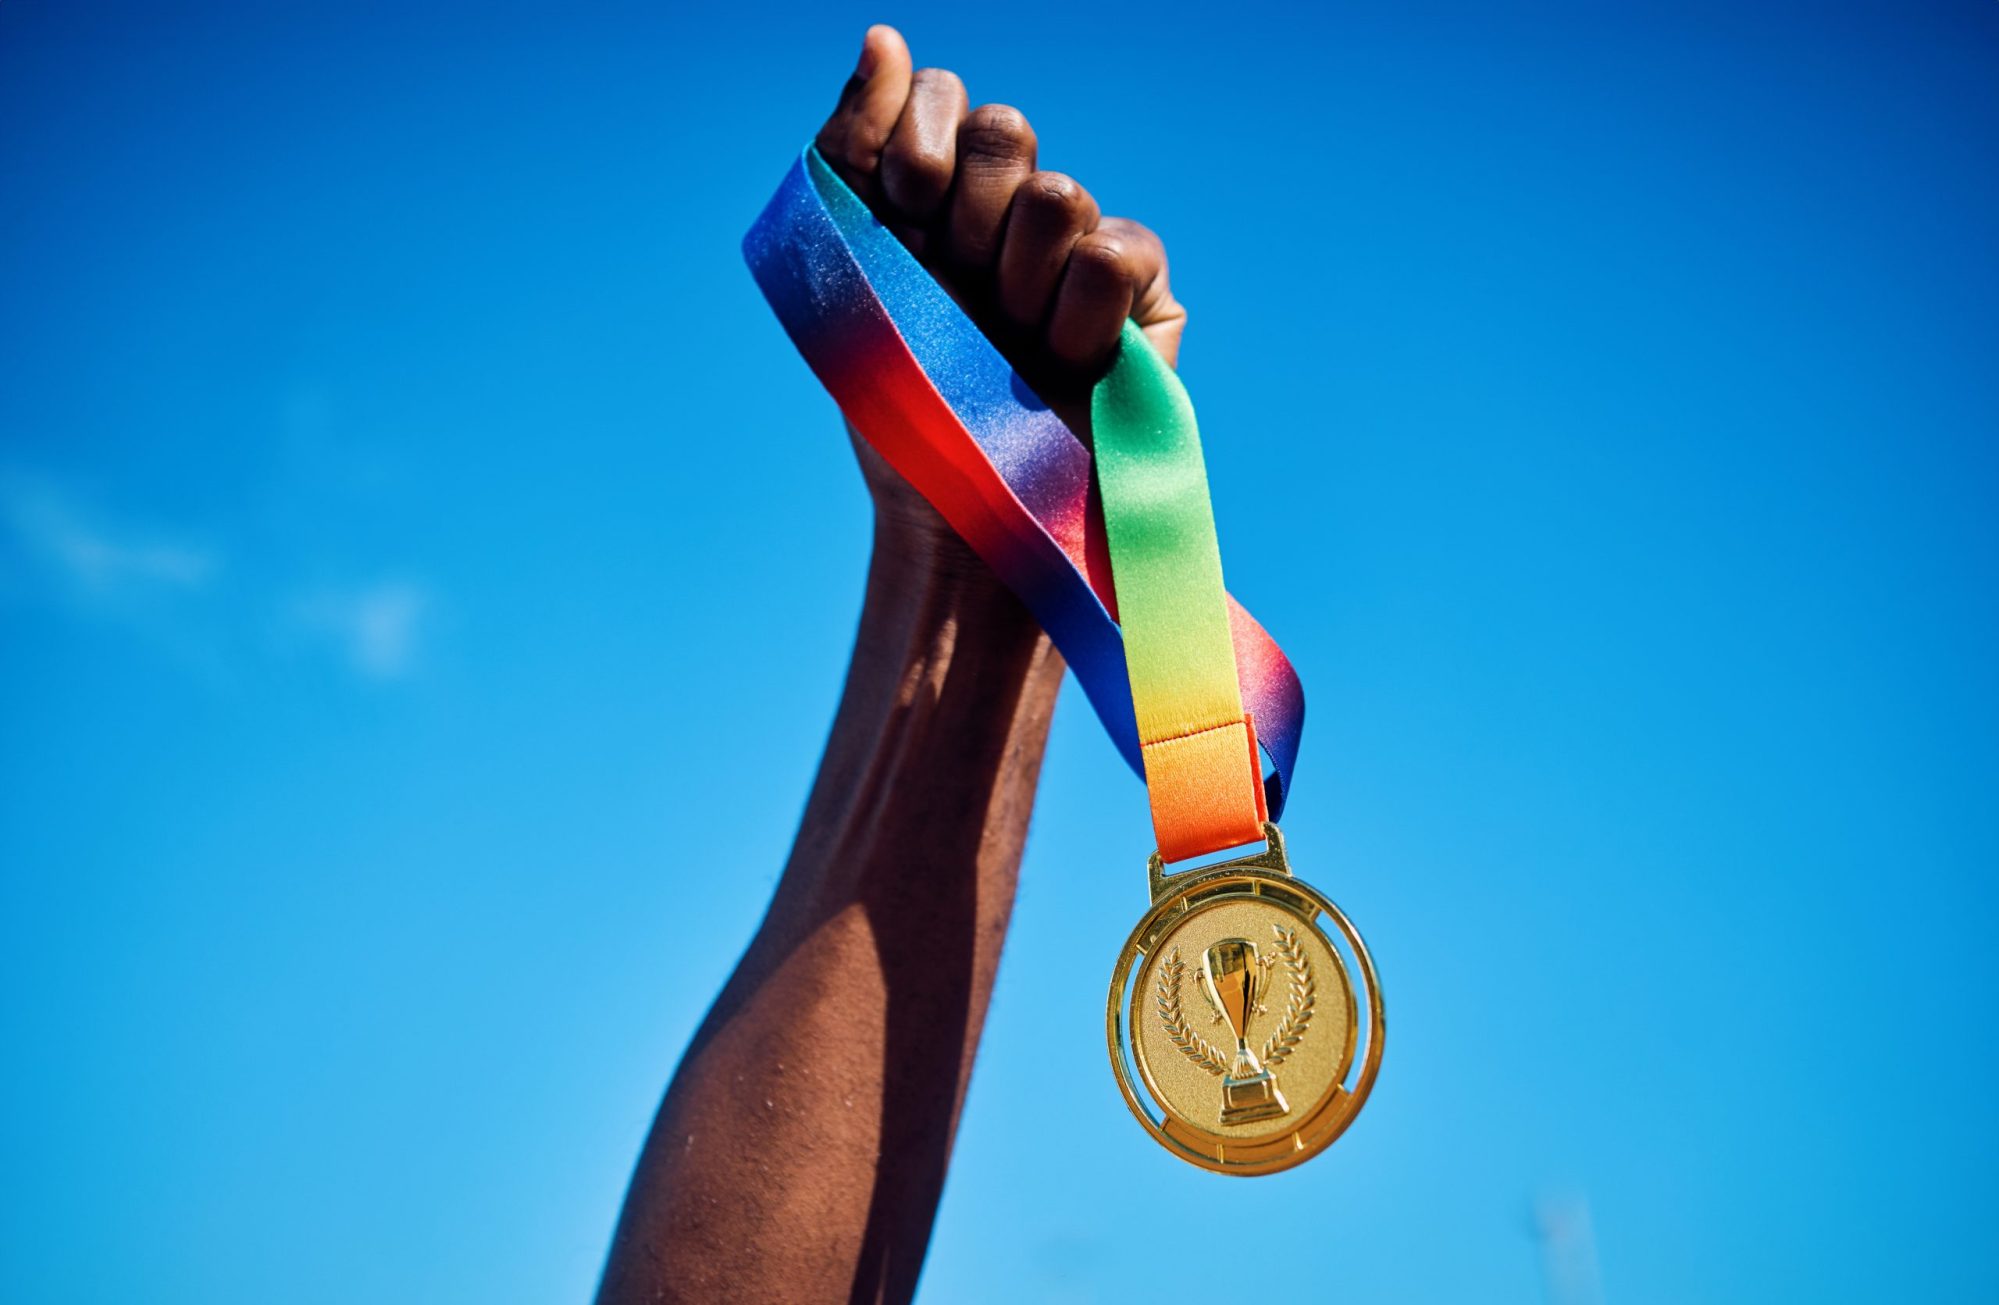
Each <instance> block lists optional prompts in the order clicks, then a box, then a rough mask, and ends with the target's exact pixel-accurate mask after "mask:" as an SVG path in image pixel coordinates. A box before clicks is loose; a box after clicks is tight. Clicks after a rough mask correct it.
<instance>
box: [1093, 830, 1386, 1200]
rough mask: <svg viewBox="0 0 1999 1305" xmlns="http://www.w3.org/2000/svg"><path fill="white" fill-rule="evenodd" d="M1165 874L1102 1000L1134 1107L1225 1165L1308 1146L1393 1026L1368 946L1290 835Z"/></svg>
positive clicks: (1293, 1156)
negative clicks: (1292, 857)
mask: <svg viewBox="0 0 1999 1305" xmlns="http://www.w3.org/2000/svg"><path fill="white" fill-rule="evenodd" d="M1263 832H1264V837H1265V839H1266V840H1267V842H1268V846H1267V847H1266V848H1265V850H1264V851H1262V852H1259V853H1256V854H1255V855H1252V856H1246V857H1242V858H1240V859H1238V860H1234V861H1224V862H1221V863H1219V864H1216V865H1210V866H1202V867H1200V868H1199V869H1195V870H1189V871H1186V872H1184V873H1181V874H1176V875H1172V876H1167V875H1166V874H1165V873H1164V870H1165V867H1164V864H1163V863H1162V862H1161V860H1160V858H1159V856H1158V854H1157V853H1155V854H1154V855H1153V856H1152V859H1151V862H1150V863H1149V865H1148V867H1147V871H1148V878H1149V880H1150V883H1151V888H1152V909H1151V910H1149V911H1147V912H1146V913H1145V916H1144V918H1143V919H1141V920H1140V921H1139V922H1138V927H1137V928H1135V929H1133V930H1132V932H1131V937H1129V938H1127V939H1126V940H1125V944H1124V949H1123V950H1122V951H1121V952H1119V954H1118V960H1117V967H1116V969H1115V970H1114V971H1113V972H1112V975H1111V988H1110V997H1109V1000H1108V1002H1107V1004H1106V1007H1105V1010H1104V1031H1105V1034H1106V1036H1107V1037H1108V1039H1109V1042H1110V1053H1111V1065H1112V1068H1113V1069H1115V1070H1116V1072H1117V1080H1118V1087H1119V1089H1120V1090H1121V1091H1122V1092H1123V1093H1124V1099H1125V1104H1127V1105H1129V1106H1130V1107H1131V1110H1132V1113H1133V1114H1135V1115H1137V1116H1138V1119H1139V1122H1140V1123H1142V1124H1144V1125H1145V1128H1146V1131H1147V1132H1149V1133H1151V1134H1152V1136H1153V1138H1154V1139H1155V1140H1157V1141H1158V1142H1159V1144H1160V1145H1162V1146H1164V1147H1165V1148H1166V1149H1167V1150H1168V1151H1171V1152H1172V1153H1173V1154H1174V1155H1177V1156H1179V1157H1180V1158H1181V1159H1183V1160H1186V1161H1188V1162H1190V1163H1192V1164H1197V1165H1200V1166H1201V1167H1202V1168H1204V1169H1213V1170H1215V1171H1216V1172H1218V1173H1225V1174H1268V1173H1275V1172H1276V1171H1277V1170H1279V1169H1288V1168H1290V1167H1291V1166H1293V1165H1296V1164H1300V1163H1302V1162H1304V1161H1306V1160H1309V1159H1311V1158H1312V1157H1313V1156H1315V1155H1317V1154H1318V1153H1319V1152H1321V1151H1323V1150H1325V1149H1326V1147H1327V1146H1329V1145H1331V1143H1332V1141H1333V1139H1335V1138H1337V1137H1338V1136H1339V1135H1340V1134H1341V1133H1342V1132H1343V1131H1345V1129H1346V1126H1347V1125H1348V1124H1349V1123H1351V1122H1352V1121H1353V1117H1354V1116H1355V1115H1356V1114H1358V1113H1359V1111H1360V1108H1361V1106H1362V1104H1363V1103H1364V1102H1366V1100H1367V1094H1368V1092H1369V1090H1370V1089H1371V1088H1372V1087H1373V1086H1374V1078H1375V1073H1376V1071H1377V1070H1378V1069H1379V1068H1380V1066H1381V1048H1382V1040H1383V1036H1384V1034H1385V1032H1386V1024H1385V1020H1384V1016H1383V1011H1382V1005H1381V986H1380V983H1379V982H1378V981H1377V979H1376V977H1375V973H1374V961H1373V958H1371V957H1370V956H1369V955H1368V951H1367V945H1366V944H1365V943H1363V942H1362V941H1361V937H1360V934H1359V933H1357V932H1356V931H1355V930H1354V927H1353V925H1352V924H1351V923H1349V922H1348V920H1347V918H1346V916H1345V915H1344V914H1342V913H1341V911H1340V909H1339V907H1337V906H1335V905H1333V903H1332V901H1331V900H1330V899H1328V898H1327V897H1326V896H1325V895H1324V894H1323V893H1321V892H1319V891H1318V890H1317V889H1315V888H1313V887H1312V886H1311V885H1310V884H1307V883H1304V882H1303V881H1301V880H1298V879H1295V878H1293V877H1292V874H1291V866H1290V863H1289V861H1287V860H1286V858H1285V854H1284V836H1283V835H1282V834H1281V833H1279V832H1278V829H1277V826H1276V825H1274V824H1270V823H1268V822H1265V824H1264V826H1263Z"/></svg>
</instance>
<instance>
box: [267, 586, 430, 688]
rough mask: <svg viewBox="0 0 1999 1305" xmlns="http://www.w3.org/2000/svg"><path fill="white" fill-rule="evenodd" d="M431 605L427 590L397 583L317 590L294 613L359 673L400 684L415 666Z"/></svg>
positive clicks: (300, 602) (299, 602)
mask: <svg viewBox="0 0 1999 1305" xmlns="http://www.w3.org/2000/svg"><path fill="white" fill-rule="evenodd" d="M430 605H431V601H430V594H429V593H428V591H426V590H425V589H424V587H423V586H421V585H419V584H416V583H414V582H411V581H407V580H392V581H386V582H384V583H381V584H375V585H370V586H367V587H364V588H360V589H353V590H345V591H342V590H327V589H322V590H318V591H315V592H313V593H310V594H307V595H306V596H305V597H303V598H301V599H300V600H299V601H298V603H297V604H296V607H295V609H294V610H295V612H296V615H297V617H298V620H299V622H300V624H301V625H302V626H303V627H304V628H305V629H307V630H309V631H314V632H317V633H319V634H322V635H325V636H326V637H328V638H329V639H331V640H332V641H333V643H334V644H335V646H336V647H337V648H338V649H339V650H340V652H341V653H342V655H343V656H344V657H345V659H346V661H347V664H348V665H349V666H350V667H352V668H353V670H354V671H355V673H356V674H359V675H362V676H365V677H367V678H368V679H373V680H398V679H401V678H403V677H404V676H405V675H408V674H409V673H410V671H411V670H412V669H413V667H414V666H415V663H416V656H417V652H418V644H419V641H420V637H421V635H422V632H423V625H424V618H425V615H426V614H427V613H428V612H429V610H430Z"/></svg>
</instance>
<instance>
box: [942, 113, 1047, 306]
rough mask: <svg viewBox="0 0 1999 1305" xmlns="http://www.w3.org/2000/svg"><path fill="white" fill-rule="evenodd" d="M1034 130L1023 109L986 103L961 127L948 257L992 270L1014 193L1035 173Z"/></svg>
mask: <svg viewBox="0 0 1999 1305" xmlns="http://www.w3.org/2000/svg"><path fill="white" fill-rule="evenodd" d="M1034 149H1035V143H1034V128H1032V127H1030V126H1028V125H1027V119H1026V118H1024V117H1022V116H1021V113H1020V110H1018V109H1013V108H1009V107H1007V106H1006V105H1004V104H982V105H980V106H979V107H978V108H976V109H974V110H972V112H971V113H970V114H969V115H967V116H966V118H965V122H964V125H963V126H961V127H960V128H959V129H958V171H957V176H956V177H955V178H954V179H953V183H952V187H951V215H950V228H949V238H950V255H951V258H952V261H953V262H955V263H956V264H957V266H958V267H959V268H960V269H962V270H965V271H969V272H986V271H990V270H991V269H992V266H993V263H994V261H995V260H996V259H997V258H998V257H999V246H1000V228H1001V226H1002V225H1003V224H1004V223H1005V221H1006V211H1007V206H1008V205H1009V204H1010V203H1011V202H1012V201H1013V192H1014V191H1015V190H1017V189H1019V187H1020V183H1021V182H1023V181H1025V180H1027V178H1028V175H1029V174H1030V173H1032V172H1033V171H1034Z"/></svg>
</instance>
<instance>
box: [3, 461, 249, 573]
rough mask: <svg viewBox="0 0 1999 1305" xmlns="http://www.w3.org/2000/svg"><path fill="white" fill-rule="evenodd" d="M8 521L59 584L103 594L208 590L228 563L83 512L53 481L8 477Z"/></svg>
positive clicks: (16, 536)
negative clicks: (218, 572)
mask: <svg viewBox="0 0 1999 1305" xmlns="http://www.w3.org/2000/svg"><path fill="white" fill-rule="evenodd" d="M0 516H4V519H5V521H6V524H7V528H8V532H9V533H10V534H11V535H12V536H13V537H14V540H15V542H16V544H17V545H18V546H19V547H20V549H21V551H22V552H23V553H24V554H25V555H27V556H28V557H30V558H33V559H35V560H36V561H38V562H39V563H40V564H41V565H42V566H44V567H45V568H47V569H48V570H49V571H50V572H51V573H52V574H53V575H54V577H55V578H56V579H58V580H60V581H62V582H64V583H66V584H68V585H72V586H76V587H79V588H81V589H83V590H85V591H87V592H89V593H91V594H95V595H99V596H115V595H116V594H118V593H120V592H132V591H151V590H159V589H168V590H194V589H201V588H203V587H205V586H206V585H207V584H208V583H209V581H210V580H211V579H213V577H214V576H215V573H216V571H217V570H218V569H219V567H220V564H221V559H220V558H219V556H218V555H217V554H216V553H215V552H213V551H212V550H210V549H205V548H198V547H195V546H192V545H189V544H186V543H179V542H173V541H169V540H166V539H163V538H160V537H158V536H156V535H151V534H147V533H145V532H142V531H139V530H136V529H135V528H133V527H130V526H126V525H122V524H118V523H114V522H111V521H109V520H108V519H106V518H105V517H104V516H103V514H102V513H91V512H87V511H86V510H85V509H83V508H82V507H81V506H80V505H79V504H78V502H77V501H76V500H75V498H74V497H73V496H71V495H68V494H65V493H64V492H62V491H61V490H60V489H58V488H57V487H56V486H55V485H54V484H53V483H52V482H49V481H47V480H42V479H39V478H35V477H30V476H21V475H5V476H0Z"/></svg>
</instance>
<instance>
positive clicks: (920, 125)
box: [881, 68, 967, 224]
mask: <svg viewBox="0 0 1999 1305" xmlns="http://www.w3.org/2000/svg"><path fill="white" fill-rule="evenodd" d="M966 105H967V101H966V99H965V83H964V82H962V81H960V80H958V74H956V73H953V72H946V71H945V70H944V69H942V68H923V69H919V70H918V71H917V73H916V75H915V76H914V77H913V78H912V79H911V80H910V84H909V100H908V102H907V103H905V104H904V105H903V106H902V116H901V117H900V118H898V119H897V120H896V124H895V131H894V132H893V133H892V134H891V135H890V136H889V138H888V145H887V147H886V148H884V149H883V150H882V156H881V180H882V191H883V193H884V194H885V195H886V196H887V198H888V202H889V203H890V204H892V205H894V206H895V208H896V209H897V211H899V212H900V213H901V214H902V216H903V217H904V218H906V219H908V220H909V221H910V222H913V223H918V224H922V223H927V222H929V221H930V220H931V219H932V218H934V217H936V216H937V214H938V212H939V211H940V210H942V208H943V207H944V196H945V195H946V194H948V193H949V192H950V189H951V174H952V171H953V170H954V169H955V168H956V166H957V161H958V128H959V126H960V124H962V123H963V122H964V121H965V109H966Z"/></svg>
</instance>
